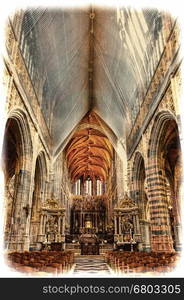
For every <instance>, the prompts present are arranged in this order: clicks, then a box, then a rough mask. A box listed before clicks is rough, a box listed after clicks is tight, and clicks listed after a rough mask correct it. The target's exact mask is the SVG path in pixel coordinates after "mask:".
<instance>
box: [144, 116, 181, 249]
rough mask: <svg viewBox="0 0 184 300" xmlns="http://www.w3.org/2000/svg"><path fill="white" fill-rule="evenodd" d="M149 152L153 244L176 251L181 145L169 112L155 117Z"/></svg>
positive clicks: (154, 247) (178, 227)
mask: <svg viewBox="0 0 184 300" xmlns="http://www.w3.org/2000/svg"><path fill="white" fill-rule="evenodd" d="M148 155H149V185H148V187H149V198H150V203H151V206H150V215H151V220H152V247H153V250H155V251H163V250H164V251H173V250H174V249H175V250H179V249H180V241H179V230H180V223H181V222H180V213H179V211H180V209H179V188H180V181H181V147H180V139H179V132H178V125H177V122H176V120H175V118H174V117H173V116H172V115H171V114H170V113H169V112H162V113H159V114H158V115H157V117H156V118H155V123H154V127H153V130H152V133H151V138H150V149H149V152H148Z"/></svg>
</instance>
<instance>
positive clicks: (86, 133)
mask: <svg viewBox="0 0 184 300" xmlns="http://www.w3.org/2000/svg"><path fill="white" fill-rule="evenodd" d="M86 124H88V126H86ZM97 124H98V116H97V115H96V114H94V113H90V114H87V116H85V117H84V118H83V120H82V121H81V122H80V126H79V127H83V126H82V125H84V128H82V129H79V130H76V132H75V133H74V134H73V136H72V138H71V140H70V141H69V143H68V145H67V146H66V149H65V152H66V158H67V164H68V170H69V174H70V176H71V179H72V181H73V182H75V181H76V180H77V179H78V178H80V177H81V176H83V178H84V179H86V178H87V177H88V176H89V177H90V178H91V179H92V178H94V177H96V178H99V179H100V180H102V181H106V179H107V176H108V173H109V170H110V166H111V160H112V157H113V148H112V145H111V143H110V141H109V139H108V138H107V136H106V135H105V134H104V132H103V129H101V130H99V129H95V128H94V125H97ZM90 125H91V126H90Z"/></svg>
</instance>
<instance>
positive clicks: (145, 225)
mask: <svg viewBox="0 0 184 300" xmlns="http://www.w3.org/2000/svg"><path fill="white" fill-rule="evenodd" d="M140 229H141V235H142V250H143V251H146V252H150V251H151V244H150V222H148V221H147V220H140Z"/></svg>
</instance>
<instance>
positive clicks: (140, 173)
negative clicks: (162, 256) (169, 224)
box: [133, 152, 150, 251]
mask: <svg viewBox="0 0 184 300" xmlns="http://www.w3.org/2000/svg"><path fill="white" fill-rule="evenodd" d="M133 191H134V192H133V194H134V195H133V196H134V200H135V201H136V203H137V205H138V207H139V222H140V230H141V235H142V247H140V249H141V248H142V249H141V250H143V251H150V215H149V203H148V197H147V181H146V171H145V163H144V158H143V156H142V155H141V153H140V152H137V153H136V155H135V159H134V165H133Z"/></svg>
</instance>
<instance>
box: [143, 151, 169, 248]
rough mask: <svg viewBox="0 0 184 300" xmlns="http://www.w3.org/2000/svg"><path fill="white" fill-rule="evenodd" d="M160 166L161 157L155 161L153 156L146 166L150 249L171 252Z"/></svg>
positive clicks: (162, 174)
mask: <svg viewBox="0 0 184 300" xmlns="http://www.w3.org/2000/svg"><path fill="white" fill-rule="evenodd" d="M161 166H162V161H161V159H160V160H159V159H157V161H156V160H155V157H154V156H153V157H151V158H150V164H149V167H148V168H147V183H148V192H149V194H148V195H149V207H150V218H151V250H152V251H156V252H159V251H160V252H163V251H164V252H173V251H174V249H173V240H172V236H171V228H170V222H169V212H168V207H167V195H166V191H165V186H166V179H165V176H164V174H165V171H164V169H162V167H161ZM158 191H159V193H158ZM160 191H162V192H160Z"/></svg>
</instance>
